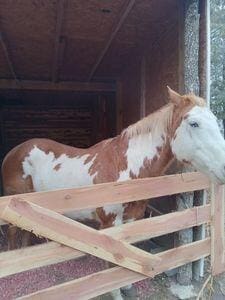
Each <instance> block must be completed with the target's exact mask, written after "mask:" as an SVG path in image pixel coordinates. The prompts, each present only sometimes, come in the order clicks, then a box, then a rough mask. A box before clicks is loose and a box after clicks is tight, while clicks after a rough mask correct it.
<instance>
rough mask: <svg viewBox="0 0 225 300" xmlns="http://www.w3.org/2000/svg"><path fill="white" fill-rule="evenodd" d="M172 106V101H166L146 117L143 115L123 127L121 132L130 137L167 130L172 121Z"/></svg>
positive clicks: (161, 132)
mask: <svg viewBox="0 0 225 300" xmlns="http://www.w3.org/2000/svg"><path fill="white" fill-rule="evenodd" d="M173 108H174V105H173V104H172V103H168V104H167V105H165V106H163V107H162V108H160V109H158V110H157V111H155V112H153V113H151V114H150V115H148V116H147V117H144V118H143V119H141V120H140V121H138V122H136V123H134V124H132V125H130V126H129V127H127V128H126V129H124V130H123V132H122V134H123V135H126V136H127V137H128V138H132V137H135V136H138V135H143V134H147V133H150V132H151V133H152V135H155V134H157V133H159V134H163V133H165V132H167V129H168V128H169V127H170V125H171V122H172V116H173Z"/></svg>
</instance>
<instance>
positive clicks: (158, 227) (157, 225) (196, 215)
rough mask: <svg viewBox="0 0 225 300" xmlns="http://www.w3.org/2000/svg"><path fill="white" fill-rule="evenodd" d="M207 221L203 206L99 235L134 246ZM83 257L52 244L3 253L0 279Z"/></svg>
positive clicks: (208, 213)
mask: <svg viewBox="0 0 225 300" xmlns="http://www.w3.org/2000/svg"><path fill="white" fill-rule="evenodd" d="M209 221H210V206H209V205H206V206H202V207H194V208H191V209H187V210H185V211H181V212H174V213H170V214H166V215H164V216H160V217H154V218H149V219H144V220H139V221H135V222H132V223H127V224H123V225H120V226H116V227H112V228H107V229H104V230H103V231H102V232H103V233H105V234H107V235H110V236H112V237H114V238H116V239H119V240H123V241H127V242H129V243H131V242H133V243H134V242H137V241H141V240H145V239H148V238H152V237H155V236H159V235H163V234H168V233H171V232H174V231H176V230H181V229H184V228H188V227H191V226H197V225H200V224H202V223H207V222H209ZM83 255H84V254H83V253H82V252H80V251H78V250H74V249H72V248H69V247H66V246H63V245H60V244H58V243H55V242H49V243H47V244H43V245H37V246H32V247H27V248H24V249H19V250H14V251H7V252H3V253H1V254H0V277H4V276H8V275H11V274H15V273H18V272H23V271H26V270H30V269H34V268H38V267H42V266H46V265H51V264H56V263H59V262H62V261H66V260H70V259H74V258H79V257H82V256H83Z"/></svg>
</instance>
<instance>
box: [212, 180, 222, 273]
mask: <svg viewBox="0 0 225 300" xmlns="http://www.w3.org/2000/svg"><path fill="white" fill-rule="evenodd" d="M211 218H212V221H211V239H212V242H211V267H212V275H218V274H220V273H222V272H224V271H225V264H224V263H225V261H224V254H225V253H224V251H225V244H224V186H222V185H212V188H211Z"/></svg>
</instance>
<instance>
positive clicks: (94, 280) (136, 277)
mask: <svg viewBox="0 0 225 300" xmlns="http://www.w3.org/2000/svg"><path fill="white" fill-rule="evenodd" d="M209 254H210V239H209V238H208V239H205V240H202V241H197V242H194V243H191V244H187V245H184V246H181V247H178V248H174V249H171V250H167V251H165V252H161V253H160V254H159V257H160V258H161V259H162V262H161V263H160V264H159V265H158V266H157V267H156V268H155V270H154V271H152V276H155V275H157V274H160V273H162V272H163V271H166V270H169V269H172V268H175V267H178V266H181V265H183V264H186V263H187V262H191V261H194V260H197V259H199V258H201V257H206V256H208V255H209ZM145 278H146V277H145V276H143V275H141V274H138V273H135V272H132V271H130V270H127V269H124V268H121V267H114V268H111V269H107V270H104V271H101V272H98V273H94V274H91V275H89V276H86V277H83V278H79V279H76V280H73V281H70V282H67V283H63V284H60V285H57V286H53V287H50V288H47V289H45V290H42V291H38V292H36V293H33V294H30V295H28V296H24V297H21V298H19V299H20V300H22V299H24V300H25V299H32V300H36V299H38V300H40V299H48V300H51V299H52V300H53V299H54V300H62V299H73V298H74V297H75V298H76V299H79V300H81V299H90V298H93V297H96V296H98V295H101V294H104V293H106V292H109V291H111V290H114V289H117V288H120V287H123V286H126V285H128V284H132V283H134V282H137V281H140V280H142V279H145Z"/></svg>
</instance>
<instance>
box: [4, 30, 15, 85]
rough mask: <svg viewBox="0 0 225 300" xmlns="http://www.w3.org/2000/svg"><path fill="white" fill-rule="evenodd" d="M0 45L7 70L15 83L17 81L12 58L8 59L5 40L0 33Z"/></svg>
mask: <svg viewBox="0 0 225 300" xmlns="http://www.w3.org/2000/svg"><path fill="white" fill-rule="evenodd" d="M0 44H1V45H2V49H3V52H4V55H5V58H6V61H7V63H8V66H9V69H10V71H11V73H12V75H13V78H14V79H15V81H18V78H17V75H16V72H15V68H14V65H13V62H12V58H11V57H10V54H9V50H8V47H7V44H6V41H5V39H4V38H3V34H2V32H0Z"/></svg>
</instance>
